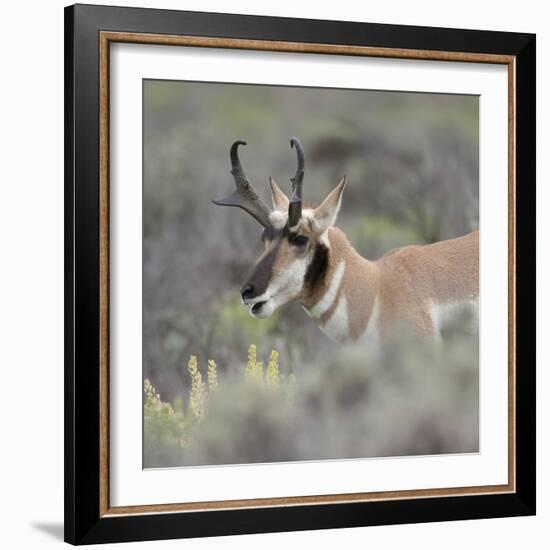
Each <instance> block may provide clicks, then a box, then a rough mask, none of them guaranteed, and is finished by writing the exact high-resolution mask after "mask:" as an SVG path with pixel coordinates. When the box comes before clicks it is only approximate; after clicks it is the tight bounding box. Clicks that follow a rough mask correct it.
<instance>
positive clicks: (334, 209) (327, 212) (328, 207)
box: [313, 176, 347, 231]
mask: <svg viewBox="0 0 550 550" xmlns="http://www.w3.org/2000/svg"><path fill="white" fill-rule="evenodd" d="M346 180H347V178H346V176H344V177H343V178H342V179H341V180H340V181H339V183H338V185H337V186H336V187H335V188H334V189H333V190H332V191H331V192H330V193H329V194H328V195H327V197H326V199H325V200H324V201H323V202H322V203H321V205H320V206H318V207H317V208H316V209H315V210H314V211H313V217H314V219H315V222H316V224H317V226H318V227H319V229H320V230H321V231H326V230H327V229H328V228H329V227H330V226H331V225H334V223H335V222H336V217H337V216H338V211H339V210H340V205H341V204H342V192H343V191H344V187H345V186H346Z"/></svg>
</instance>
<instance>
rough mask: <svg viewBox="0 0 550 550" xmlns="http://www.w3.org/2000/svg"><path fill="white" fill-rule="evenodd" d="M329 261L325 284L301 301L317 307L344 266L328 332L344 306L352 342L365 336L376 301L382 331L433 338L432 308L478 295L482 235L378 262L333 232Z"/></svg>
mask: <svg viewBox="0 0 550 550" xmlns="http://www.w3.org/2000/svg"><path fill="white" fill-rule="evenodd" d="M329 242H330V255H329V268H328V272H327V276H326V279H325V283H324V285H323V286H322V287H320V288H316V289H315V291H314V292H313V293H311V294H310V295H309V296H304V297H303V298H302V303H303V304H304V306H305V307H306V308H307V309H311V308H312V307H314V305H315V304H316V303H318V302H319V300H320V299H321V298H322V296H323V295H324V293H325V292H326V290H327V288H328V286H329V285H330V281H331V279H332V277H333V275H334V270H335V269H336V266H337V265H338V264H339V262H340V261H341V260H344V261H345V265H346V268H345V272H344V277H343V279H342V283H341V285H340V289H339V291H338V294H337V296H336V299H335V300H334V302H333V304H332V306H331V307H330V308H329V309H328V310H327V311H326V312H325V313H324V314H323V315H322V316H321V318H320V319H319V324H320V325H321V326H324V325H325V324H326V323H327V321H328V320H329V319H330V318H331V316H332V315H333V313H334V311H335V309H336V307H337V305H338V303H339V300H340V299H341V297H342V296H345V298H346V300H347V304H348V308H349V309H348V317H349V336H350V339H352V340H354V339H357V338H359V337H360V336H361V335H362V334H364V333H365V331H366V329H367V326H368V324H369V320H370V318H371V314H372V312H373V309H374V305H375V301H377V302H378V304H377V305H378V312H379V318H378V319H377V320H374V319H373V320H372V322H377V323H378V327H377V328H378V329H380V330H382V331H383V330H384V329H387V328H388V327H389V326H390V325H391V323H393V322H395V321H403V322H406V323H409V324H411V325H412V326H414V327H415V329H416V330H417V331H418V332H420V333H422V334H427V335H430V334H433V332H434V326H433V320H432V315H431V308H432V306H433V305H434V304H437V305H439V304H458V303H464V302H468V301H469V300H473V299H475V298H477V296H478V294H479V282H478V270H479V232H478V231H474V232H473V233H470V234H468V235H466V236H464V237H459V238H456V239H450V240H447V241H441V242H438V243H434V244H430V245H424V246H416V245H415V246H405V247H403V248H398V249H395V250H392V251H390V252H388V253H387V254H385V255H384V256H382V257H381V258H380V259H378V260H376V261H369V260H367V259H366V258H363V257H362V256H360V255H359V254H358V253H357V252H356V251H355V249H354V248H353V247H352V245H351V244H350V243H349V241H348V239H347V237H346V236H345V234H344V233H343V232H342V231H341V230H340V229H338V228H336V227H331V228H330V229H329Z"/></svg>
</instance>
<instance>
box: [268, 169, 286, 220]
mask: <svg viewBox="0 0 550 550" xmlns="http://www.w3.org/2000/svg"><path fill="white" fill-rule="evenodd" d="M269 185H270V186H271V198H272V199H273V208H274V209H275V210H281V211H283V212H287V211H288V197H287V196H286V195H285V194H284V193H283V192H282V191H281V189H280V187H279V186H278V185H277V184H276V183H275V180H274V179H273V178H271V177H270V178H269Z"/></svg>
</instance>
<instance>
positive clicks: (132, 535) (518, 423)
mask: <svg viewBox="0 0 550 550" xmlns="http://www.w3.org/2000/svg"><path fill="white" fill-rule="evenodd" d="M101 31H117V32H128V33H149V34H158V35H182V34H184V35H188V36H208V37H219V38H238V39H248V40H258V41H283V42H293V43H319V44H335V45H350V46H368V47H376V48H389V49H392V48H399V49H406V50H428V51H446V52H469V53H479V54H500V55H507V56H513V57H514V58H515V61H514V63H515V72H516V86H515V109H516V117H515V120H516V126H515V130H516V131H515V136H514V138H515V168H516V173H515V178H516V194H515V211H516V220H515V240H516V272H515V278H516V286H515V308H516V309H515V316H516V364H517V369H516V379H515V384H516V386H515V388H516V402H515V408H514V412H515V419H514V420H515V430H516V446H515V452H516V454H515V464H516V473H515V476H516V490H515V492H512V493H507V494H485V495H472V496H448V497H438V498H432V497H430V498H414V499H412V498H411V499H400V500H385V501H373V502H348V503H337V504H316V505H296V506H295V505H291V506H273V507H261V508H251V509H249V508H244V509H232V510H231V509H230V510H210V511H188V512H172V513H155V514H142V515H121V516H114V515H108V516H105V515H103V516H102V515H101V513H100V488H99V487H100V426H99V418H100V400H99V392H100V376H99V363H100V349H99V345H98V342H99V339H100V296H99V289H100V241H99V230H100V227H99V211H100V202H99V169H100V168H99V160H100V158H99V156H100V150H99V137H100V136H99V128H100V125H99V103H100V90H99V63H100V48H99V35H100V32H101ZM535 44H536V39H535V36H534V35H532V34H522V33H508V32H506V33H505V32H493V31H474V30H459V29H444V28H428V27H414V26H402V25H385V24H384V25H382V24H374V23H355V22H339V21H321V20H305V19H288V18H276V17H259V16H248V15H229V14H218V13H198V12H185V11H169V10H157V9H143V8H120V7H105V6H94V5H75V6H70V7H67V8H66V9H65V228H66V229H65V540H66V541H67V542H69V543H72V544H91V543H105V542H117V541H120V542H122V541H140V540H153V539H169V538H183V537H202V536H216V535H229V534H241V533H260V532H275V531H297V530H305V529H327V528H338V527H355V526H367V525H383V524H390V523H394V524H395V523H416V522H435V521H447V520H460V519H477V518H494V517H502V516H522V515H532V514H535V509H536V507H535V500H536V499H535V452H536V443H535V433H536V426H535V349H536V346H535V243H536V241H535V239H536V237H535V198H536V197H535V165H536V163H535V160H536V159H535V129H536V128H535V61H536V47H535Z"/></svg>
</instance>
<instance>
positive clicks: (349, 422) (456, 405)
mask: <svg viewBox="0 0 550 550" xmlns="http://www.w3.org/2000/svg"><path fill="white" fill-rule="evenodd" d="M477 353H478V348H477V336H475V335H468V334H466V333H465V332H460V331H458V332H451V333H450V337H449V338H448V339H447V340H446V342H445V344H442V343H441V342H432V341H426V340H424V339H418V338H415V337H414V336H412V335H410V334H408V333H407V332H404V331H396V332H395V333H394V334H392V335H390V336H389V337H388V339H387V340H386V345H385V346H384V348H383V350H382V352H381V354H380V356H376V357H375V356H369V355H368V353H365V348H364V346H359V345H351V346H344V347H342V348H339V349H338V350H336V351H334V352H333V353H332V354H328V355H327V356H326V357H325V359H324V360H322V361H317V362H315V363H314V364H305V365H303V366H302V368H301V369H300V376H299V377H298V381H296V378H295V377H294V375H290V376H286V375H285V376H283V375H282V374H281V372H280V366H279V362H278V353H277V352H276V351H272V352H271V355H270V357H269V359H268V361H267V362H266V361H262V360H261V358H259V357H258V355H257V349H256V346H254V345H252V346H250V347H249V350H248V360H247V362H246V364H245V366H244V368H243V371H242V373H241V376H239V377H234V378H225V379H222V380H220V381H219V382H218V379H217V372H216V368H215V367H214V363H213V362H212V361H211V362H210V363H209V368H208V373H209V376H208V378H209V380H213V379H215V380H216V383H215V384H210V387H209V388H208V390H207V389H206V386H205V385H204V383H203V382H202V377H201V376H200V371H199V370H198V367H197V364H196V359H195V358H191V360H190V363H189V369H190V370H191V371H193V372H192V375H191V378H192V380H193V384H192V386H191V390H190V396H189V402H190V406H189V412H188V414H187V415H186V416H185V417H184V416H183V414H178V413H175V412H174V410H173V408H172V406H171V405H170V404H167V403H162V402H161V401H160V397H159V396H158V395H155V394H154V390H152V393H151V389H150V388H151V386H150V383H149V382H148V381H146V385H145V391H146V396H147V397H146V408H145V416H144V422H145V441H144V443H145V449H146V452H145V467H158V466H166V465H180V466H184V465H197V464H232V463H251V462H252V463H253V462H275V461H291V460H320V459H337V458H358V457H374V456H376V457H379V456H408V455H416V454H440V453H464V452H476V451H477V450H478V435H479V433H478V420H479V415H478V365H477V356H478V355H477ZM266 365H267V366H266ZM214 374H215V376H214ZM243 374H244V376H243ZM151 395H152V397H151ZM197 400H198V402H199V403H200V406H197V404H196V402H197Z"/></svg>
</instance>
